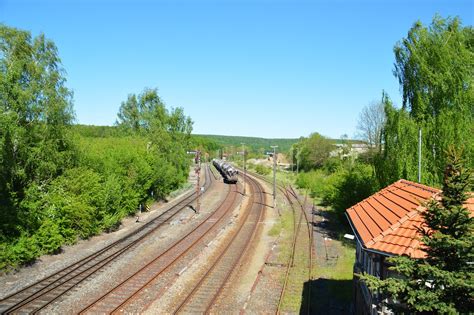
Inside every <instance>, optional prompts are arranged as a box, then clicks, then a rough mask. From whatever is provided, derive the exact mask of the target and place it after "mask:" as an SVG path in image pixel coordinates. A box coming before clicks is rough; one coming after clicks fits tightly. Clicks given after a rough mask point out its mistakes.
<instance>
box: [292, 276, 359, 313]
mask: <svg viewBox="0 0 474 315" xmlns="http://www.w3.org/2000/svg"><path fill="white" fill-rule="evenodd" d="M352 288H353V283H352V280H333V279H324V278H319V279H315V280H311V281H307V282H305V283H304V287H303V293H302V294H303V296H302V302H301V308H300V312H299V313H300V314H324V315H328V314H353V306H352V291H353V289H352Z"/></svg>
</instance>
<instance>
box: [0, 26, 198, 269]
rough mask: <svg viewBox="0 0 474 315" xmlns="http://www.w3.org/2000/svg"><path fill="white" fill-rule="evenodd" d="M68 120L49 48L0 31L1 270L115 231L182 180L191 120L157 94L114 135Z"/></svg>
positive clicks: (148, 94) (66, 95) (68, 96)
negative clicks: (139, 209)
mask: <svg viewBox="0 0 474 315" xmlns="http://www.w3.org/2000/svg"><path fill="white" fill-rule="evenodd" d="M133 98H135V100H136V105H137V108H138V109H139V111H138V114H139V115H138V121H135V120H134V119H135V118H136V117H135V116H134V115H132V114H131V112H130V111H129V109H130V108H132V107H130V106H129V105H130V104H132V105H133V104H134V102H133ZM130 100H132V101H130ZM127 106H128V107H127ZM132 109H133V108H132ZM72 121H73V110H72V93H71V92H70V91H69V90H68V89H67V88H66V87H65V78H64V77H63V70H62V68H61V66H60V60H59V57H58V55H57V49H56V47H55V45H54V44H53V43H52V42H51V41H49V40H46V39H45V37H44V35H40V36H38V37H36V38H32V37H31V35H30V33H28V32H24V31H20V30H17V29H14V28H9V27H6V26H3V25H0V269H2V270H4V269H10V268H14V267H17V266H19V265H22V264H25V263H29V262H32V261H34V260H35V259H36V258H37V257H38V256H40V255H42V254H48V253H56V252H58V251H60V250H61V246H62V245H63V244H71V243H74V242H76V241H77V240H78V239H80V238H88V237H90V236H92V235H95V234H98V233H100V232H101V231H104V230H105V231H109V230H112V229H114V228H116V227H117V226H118V225H119V224H120V220H121V219H122V218H123V217H124V216H126V215H129V214H132V213H134V212H135V211H136V210H137V209H138V207H139V205H141V204H144V203H146V202H148V201H149V200H152V199H161V198H165V197H166V196H167V195H168V194H169V193H170V192H171V191H172V190H175V189H177V188H179V187H180V185H181V184H182V183H183V182H184V181H185V180H186V178H187V176H188V172H189V159H188V157H187V155H186V149H187V148H188V147H189V144H190V132H191V129H192V121H191V119H190V118H189V117H187V116H185V115H184V112H183V110H182V109H181V108H174V109H171V110H169V111H168V110H167V109H166V108H165V107H164V104H163V103H162V102H161V100H160V98H159V96H158V94H157V91H156V89H155V90H150V89H145V91H144V92H143V93H142V94H140V95H139V96H138V97H135V96H133V95H132V96H130V97H129V99H128V100H127V102H125V103H123V104H122V108H121V111H120V113H119V121H120V127H106V126H83V125H77V126H72V125H71V124H72Z"/></svg>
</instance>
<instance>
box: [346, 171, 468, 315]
mask: <svg viewBox="0 0 474 315" xmlns="http://www.w3.org/2000/svg"><path fill="white" fill-rule="evenodd" d="M440 193H441V191H440V190H439V189H436V188H432V187H429V186H425V185H421V184H417V183H414V182H410V181H407V180H404V179H401V180H399V181H397V182H395V183H393V184H392V185H390V186H388V187H386V188H384V189H382V190H380V191H379V192H377V193H375V194H373V195H372V196H370V197H368V198H367V199H364V200H362V201H361V202H359V203H358V204H356V205H354V206H353V207H351V208H349V209H347V210H346V215H347V218H348V220H349V223H350V225H351V228H352V230H353V231H354V234H355V236H356V243H357V245H356V261H355V264H354V273H362V272H366V273H368V274H371V275H374V276H377V277H379V278H381V279H385V278H388V277H394V276H396V274H394V273H393V271H391V270H388V267H389V266H390V265H389V263H388V262H387V260H386V259H387V258H388V257H390V256H394V255H407V256H410V257H413V258H423V257H424V256H425V255H426V254H425V252H424V251H422V250H421V249H420V245H422V243H421V241H420V237H421V235H420V234H419V232H418V228H419V227H421V225H422V223H423V217H422V216H421V215H420V212H421V211H424V210H425V208H424V207H423V206H421V205H422V204H424V202H426V201H428V200H430V199H432V198H436V197H437V196H438V195H439V194H440ZM466 207H467V208H468V209H469V210H470V211H471V212H474V198H470V199H468V200H467V202H466ZM354 304H355V311H356V313H357V314H391V312H390V310H388V309H386V308H383V307H381V297H379V296H378V295H377V294H376V293H373V292H371V291H370V290H369V289H368V288H367V286H366V285H365V284H364V283H363V282H361V281H359V280H358V279H357V277H355V276H354Z"/></svg>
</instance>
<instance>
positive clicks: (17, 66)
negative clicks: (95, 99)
mask: <svg viewBox="0 0 474 315" xmlns="http://www.w3.org/2000/svg"><path fill="white" fill-rule="evenodd" d="M63 73H64V70H63V69H62V68H61V61H60V59H59V56H58V51H57V48H56V46H55V45H54V43H53V42H52V41H50V40H47V39H46V38H45V36H44V35H43V34H41V35H39V36H37V37H35V38H32V37H31V34H30V33H29V32H26V31H21V30H18V29H15V28H11V27H7V26H5V25H1V24H0V208H3V209H0V213H1V214H0V218H1V223H2V224H1V226H0V231H2V232H4V233H5V235H6V234H9V233H12V231H16V230H17V225H16V224H17V223H18V222H16V221H17V219H18V216H19V211H18V204H19V203H20V202H21V200H22V199H23V197H24V194H25V190H26V189H27V187H28V186H29V185H31V184H35V185H40V186H41V185H45V184H47V183H48V182H50V181H51V180H52V179H53V178H55V177H56V176H58V175H60V174H61V173H62V172H64V170H65V169H67V168H68V167H70V166H71V165H73V164H74V163H75V159H76V155H75V151H74V150H73V144H72V142H71V140H70V137H69V135H68V128H69V125H70V124H71V123H72V121H73V118H74V112H73V109H72V92H71V91H69V90H68V89H67V88H66V86H65V82H66V79H65V78H64V76H63ZM25 215H27V214H25ZM0 234H3V233H0Z"/></svg>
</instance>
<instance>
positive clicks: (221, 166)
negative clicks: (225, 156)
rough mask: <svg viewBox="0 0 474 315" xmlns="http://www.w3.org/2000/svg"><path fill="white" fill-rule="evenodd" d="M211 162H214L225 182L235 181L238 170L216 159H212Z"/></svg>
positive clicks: (233, 182)
mask: <svg viewBox="0 0 474 315" xmlns="http://www.w3.org/2000/svg"><path fill="white" fill-rule="evenodd" d="M212 164H214V166H215V167H216V169H217V170H218V171H219V172H220V173H221V175H222V177H223V178H224V182H225V183H228V184H235V183H237V175H238V174H239V171H237V170H236V169H235V168H234V167H233V166H232V165H230V164H229V163H227V162H225V161H223V160H218V159H214V160H212Z"/></svg>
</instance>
